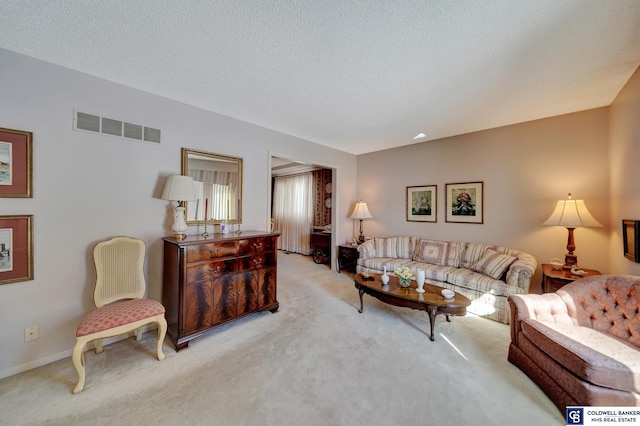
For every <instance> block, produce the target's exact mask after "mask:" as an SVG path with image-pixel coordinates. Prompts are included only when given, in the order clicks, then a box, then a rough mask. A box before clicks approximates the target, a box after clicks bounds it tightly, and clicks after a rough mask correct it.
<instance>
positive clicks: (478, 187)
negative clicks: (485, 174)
mask: <svg viewBox="0 0 640 426" xmlns="http://www.w3.org/2000/svg"><path fill="white" fill-rule="evenodd" d="M482 187H483V182H464V183H448V184H446V190H447V196H446V204H447V207H446V208H447V214H446V218H445V220H446V221H447V222H457V223H483V212H484V203H483V197H484V194H483V188H482Z"/></svg>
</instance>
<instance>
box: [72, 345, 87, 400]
mask: <svg viewBox="0 0 640 426" xmlns="http://www.w3.org/2000/svg"><path fill="white" fill-rule="evenodd" d="M86 346H87V341H86V340H84V339H78V338H76V344H75V346H74V347H73V351H72V352H71V361H72V362H73V366H74V367H75V369H76V372H77V373H78V383H77V384H76V387H75V388H73V393H74V395H75V394H77V393H80V392H82V389H84V379H85V374H86V373H85V366H84V348H85V347H86Z"/></svg>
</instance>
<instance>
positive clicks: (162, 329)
mask: <svg viewBox="0 0 640 426" xmlns="http://www.w3.org/2000/svg"><path fill="white" fill-rule="evenodd" d="M157 322H158V343H157V351H158V360H160V361H162V360H163V359H164V358H165V355H164V352H162V345H163V344H164V337H165V335H166V334H167V320H166V319H165V318H164V315H158V321H157Z"/></svg>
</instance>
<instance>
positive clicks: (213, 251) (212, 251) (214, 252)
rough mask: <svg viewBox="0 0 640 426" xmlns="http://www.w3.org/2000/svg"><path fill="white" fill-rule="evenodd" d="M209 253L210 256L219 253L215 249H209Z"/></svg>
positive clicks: (218, 250)
mask: <svg viewBox="0 0 640 426" xmlns="http://www.w3.org/2000/svg"><path fill="white" fill-rule="evenodd" d="M209 253H211V254H217V253H220V249H219V248H217V249H215V250H211V249H209Z"/></svg>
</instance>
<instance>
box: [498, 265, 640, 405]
mask: <svg viewBox="0 0 640 426" xmlns="http://www.w3.org/2000/svg"><path fill="white" fill-rule="evenodd" d="M509 303H510V304H511V315H512V319H511V345H510V346H509V361H510V362H511V363H513V364H514V365H516V366H518V367H519V368H520V369H521V370H522V371H524V372H525V373H526V374H527V375H528V376H529V377H530V378H531V380H533V381H534V382H536V383H537V384H538V386H540V388H541V389H542V390H543V391H544V392H545V393H546V394H547V395H548V396H549V398H550V399H551V400H552V401H553V402H554V403H555V404H556V406H557V407H558V409H559V410H560V411H561V412H562V413H564V412H565V407H567V406H575V405H578V406H640V277H637V276H631V275H599V276H593V277H589V278H582V279H580V280H577V281H574V282H573V283H571V284H567V285H565V286H563V287H562V288H561V289H559V290H558V291H556V292H555V293H546V294H527V295H519V294H514V295H511V296H510V297H509Z"/></svg>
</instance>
